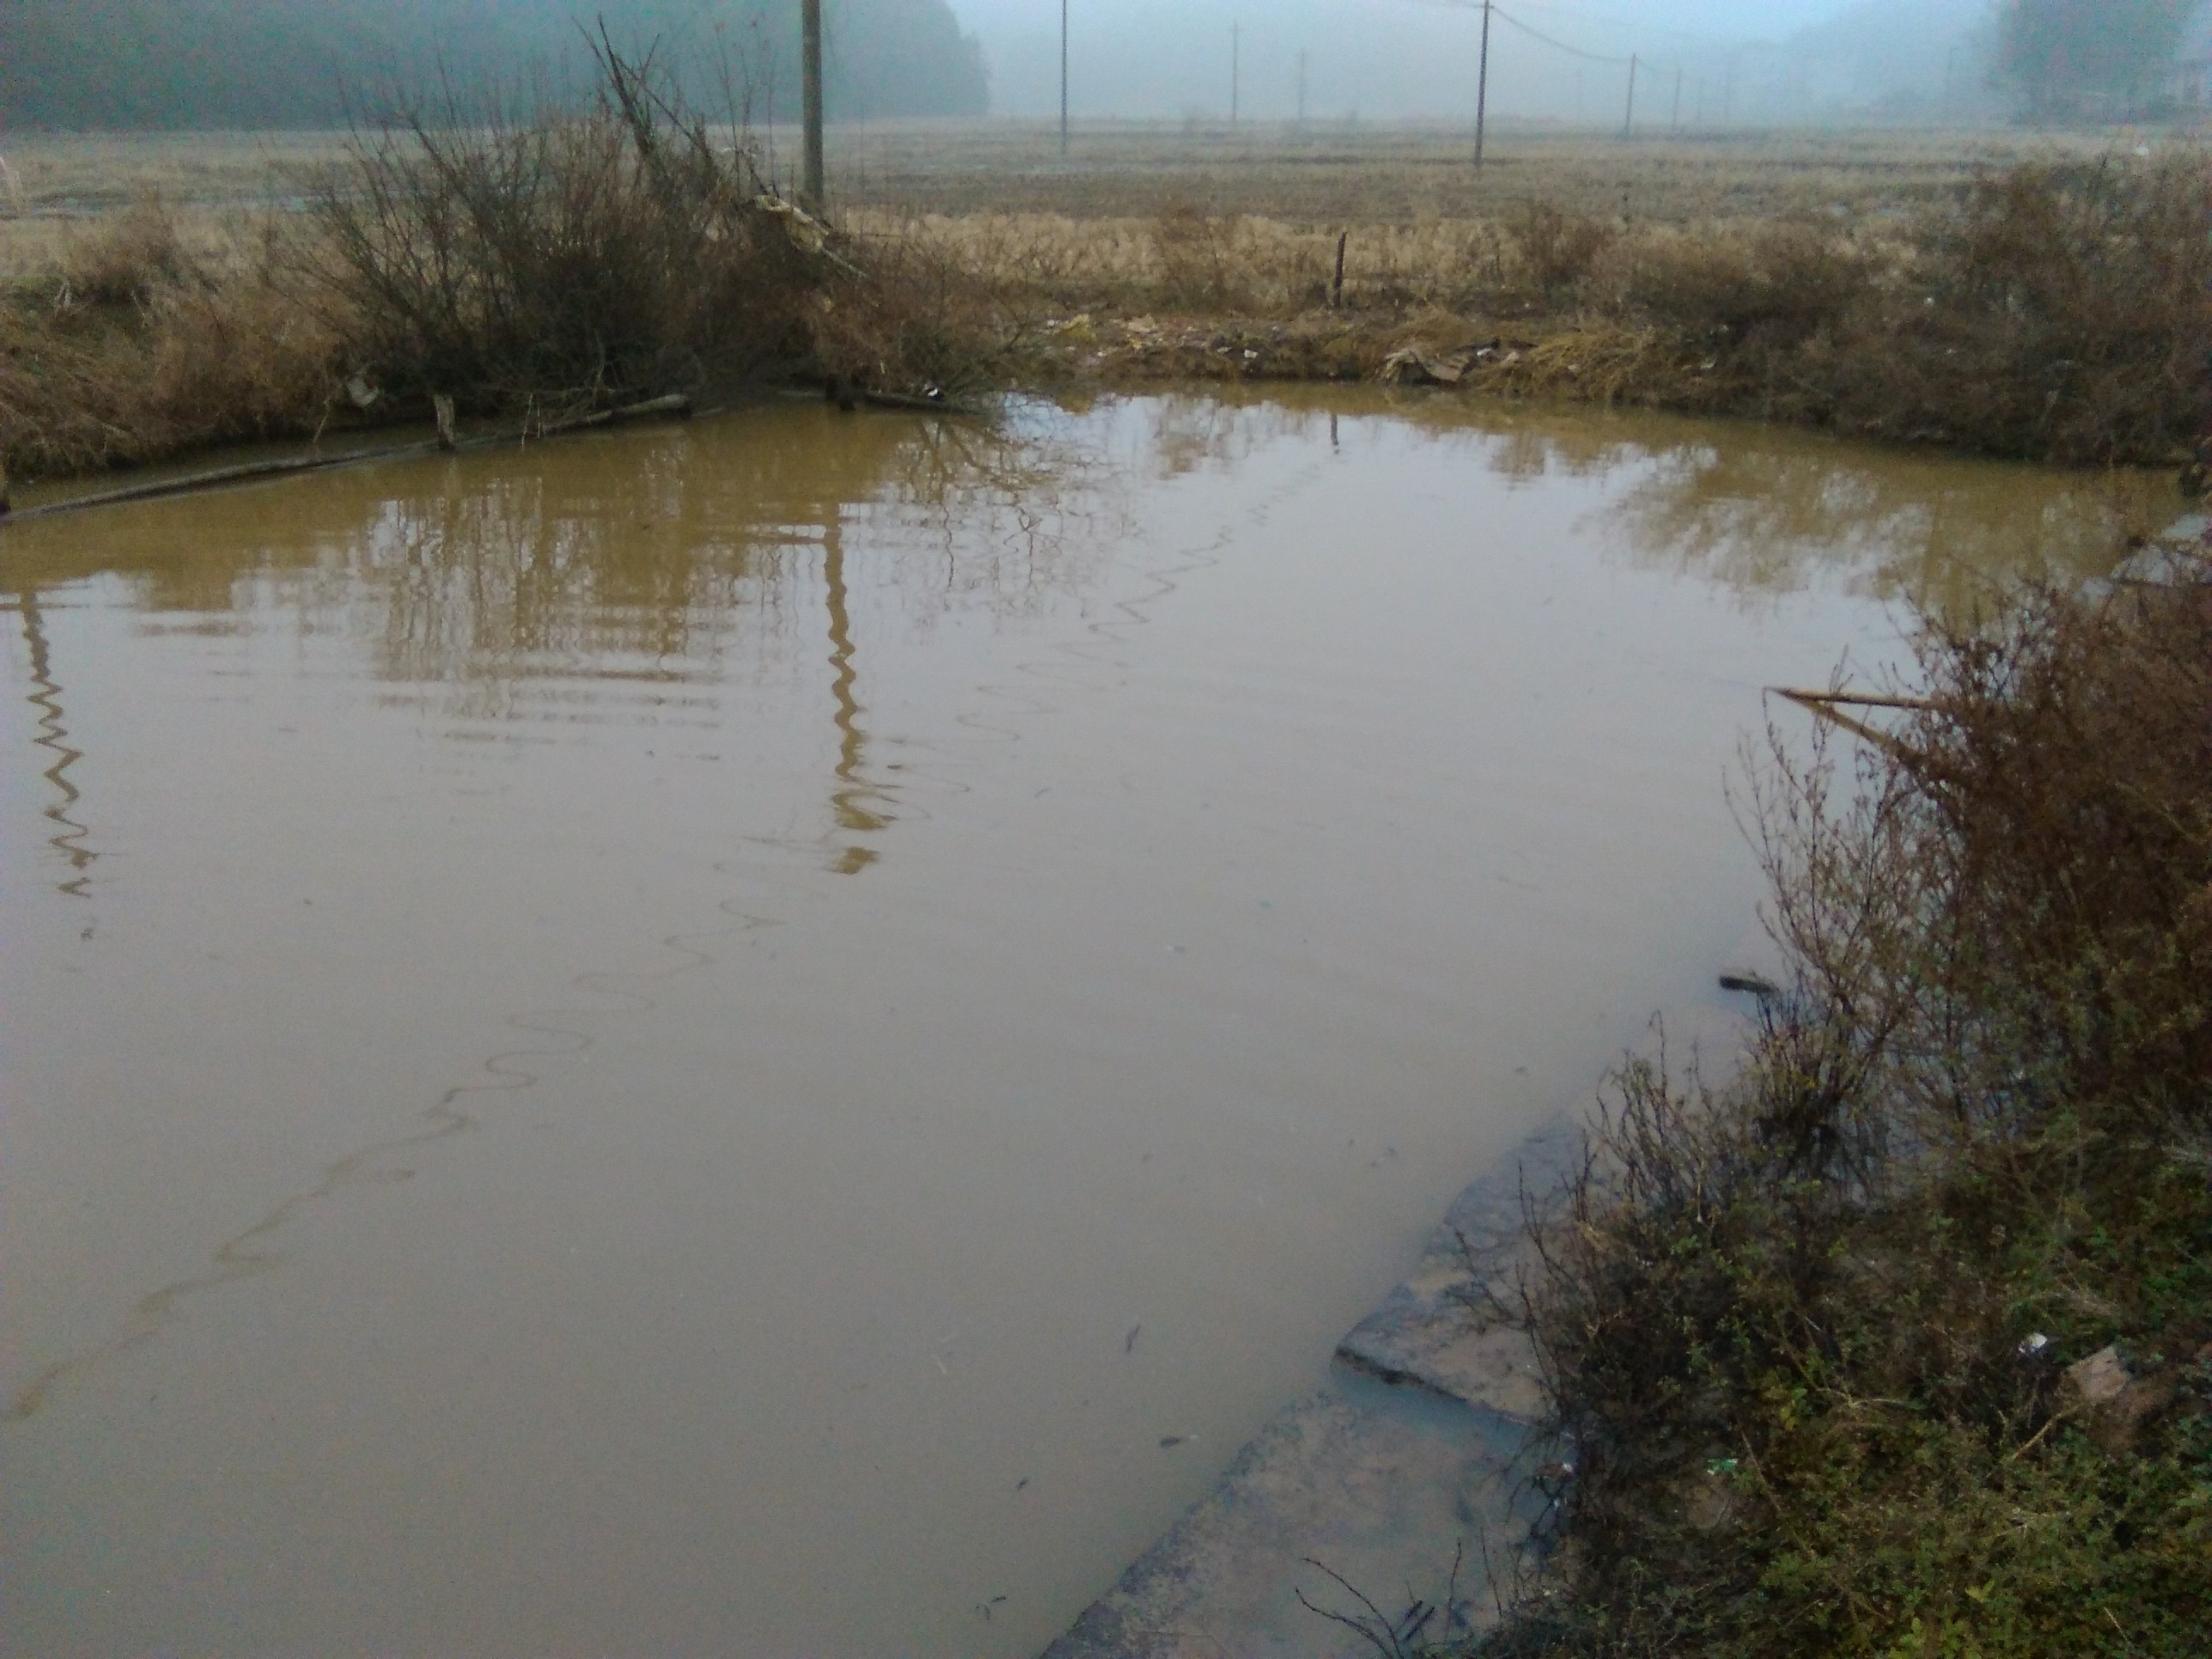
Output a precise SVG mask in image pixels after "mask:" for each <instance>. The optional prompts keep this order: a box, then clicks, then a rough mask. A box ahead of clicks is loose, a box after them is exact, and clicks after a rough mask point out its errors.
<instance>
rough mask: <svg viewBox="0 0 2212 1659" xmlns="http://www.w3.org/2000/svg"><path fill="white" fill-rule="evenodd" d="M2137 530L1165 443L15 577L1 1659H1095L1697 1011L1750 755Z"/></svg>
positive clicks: (1955, 470) (1384, 411)
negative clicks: (1486, 1187) (1283, 1429)
mask: <svg viewBox="0 0 2212 1659" xmlns="http://www.w3.org/2000/svg"><path fill="white" fill-rule="evenodd" d="M2138 488H2139V487H2138V486H2137V485H2136V484H2134V483H2130V482H2129V481H2125V480H2122V481H2118V483H2115V482H2113V481H2109V480H2107V481H2094V482H2085V481H2081V480H2074V479H2068V478H2064V477H2054V476H2050V475H2045V474H2041V473H2037V472H2034V471H2026V470H2021V469H2016V468H2007V467H1999V466H1991V465H1974V464H1968V463H1961V462H1955V461H1942V460H1931V459H1924V458H1923V459H1912V458H1905V457H1900V456H1896V455H1888V454H1882V453H1874V452H1869V451H1866V450H1863V449H1854V448H1850V447H1840V446H1837V445H1832V444H1827V443H1823V442H1820V441H1814V440H1809V439H1805V438H1798V437H1789V436H1777V435H1771V434H1764V433H1761V432H1759V431H1758V430H1756V429H1753V428H1734V427H1721V426H1700V425H1695V424H1687V423H1682V422H1665V421H1659V420H1644V419H1629V418H1613V417H1607V416H1592V415H1589V414H1587V413H1583V414H1566V415H1561V414H1549V413H1545V412H1541V411H1530V410H1518V411H1513V410H1506V411H1500V410H1489V411H1482V410H1469V409H1467V408H1465V407H1463V406H1461V405H1457V404H1444V403H1425V402H1422V401H1419V400H1403V401H1397V402H1393V401H1391V400H1389V399H1386V398H1383V397H1381V396H1378V395H1365V394H1330V395H1328V396H1325V397H1323V396H1315V397H1304V398H1288V399H1273V400H1260V401H1249V402H1236V401H1223V400H1218V399H1214V398H1195V397H1189V398H1180V397H1178V398H1148V399H1136V400H1130V401H1117V402H1109V403H1105V404H1099V405H1097V406H1096V407H1093V408H1090V409H1087V410H1073V411H1070V410H1058V409H1054V408H1049V407H1044V406H1037V407H1031V408H1025V409H1023V410H1018V411H1017V413H1016V416H1015V417H1014V419H1013V420H1012V422H1011V423H1010V424H1009V426H1008V428H1006V430H1005V431H1004V432H1001V433H997V434H994V433H990V432H987V431H984V430H981V429H978V428H969V427H964V426H958V425H945V424H938V423H935V422H930V421H927V420H915V419H912V418H908V417H905V416H891V415H863V416H857V417H841V416H836V415H835V414H834V413H829V412H826V411H823V410H817V409H815V408H812V407H775V408H766V409H762V410H753V411H750V412H745V413H741V414H738V415H734V416H727V417H724V418H720V419H717V420H714V421H702V422H696V423H695V424H692V425H690V426H686V427H669V428H656V429H651V430H641V431H635V432H629V433H624V434H618V435H603V436H599V437H593V438H590V439H585V440H579V441H571V442H567V443H562V444H557V445H549V446H544V447H535V448H532V449H528V450H525V451H522V452H520V453H503V454H497V455H475V456H470V457H466V458H464V459H453V460H440V459H431V460H416V461H410V462H408V463H405V464H390V465H381V466H374V467H368V468H363V469H360V470H356V471H346V472H342V473H335V474H329V475H323V476H318V477H311V478H304V479H300V480H295V481H292V482H287V483H276V484H272V485H270V486H267V487H263V488H255V489H240V490H237V491H234V492H232V493H228V494H223V495H210V496H205V497H201V498H194V499H185V500H180V501H170V502H166V503H149V504H145V505H141V506H134V507H119V508H116V509H112V510H109V511H105V512H101V513H88V514H85V515H82V516H81V517H77V518H74V519H68V518H64V519H57V520H46V521H41V522H37V523H26V524H22V525H20V526H15V527H13V528H11V529H9V530H6V531H4V532H0V592H4V593H5V595H6V598H7V601H8V603H9V605H10V606H11V607H12V611H11V614H10V616H9V618H8V621H9V623H10V625H11V638H10V641H9V647H8V656H7V671H8V675H9V682H8V686H9V689H8V693H7V707H8V708H9V709H10V710H11V711H12V713H10V714H9V716H8V718H7V720H6V722H5V724H4V727H0V742H4V753H0V814H4V817H0V822H4V823H5V826H6V833H5V838H4V841H0V928H4V934H0V942H3V943H4V955H3V956H0V1010H4V1020H5V1026H4V1037H5V1044H6V1047H5V1058H4V1065H5V1081H4V1086H5V1096H4V1114H5V1115H4V1140H0V1182H4V1186H0V1205H4V1208H0V1247H4V1258H0V1259H4V1264H5V1291H4V1294H5V1303H4V1345H0V1400H4V1401H5V1402H6V1410H7V1417H6V1419H5V1421H4V1422H0V1548H4V1560H0V1573H4V1586H5V1587H4V1590H0V1595H4V1598H5V1604H6V1605H5V1612H4V1616H0V1646H4V1649H5V1651H7V1652H8V1653H10V1654H23V1655H40V1656H61V1655H72V1654H100V1655H114V1654H134V1653H143V1654H155V1653H161V1654H178V1655H187V1654H194V1655H196V1654H208V1655H215V1654H222V1655H233V1656H234V1655H248V1654H286V1655H300V1654H310V1653H315V1654H324V1653H327V1654H356V1653H371V1652H375V1653H422V1654H430V1653H453V1654H459V1653H467V1654H471V1655H506V1654H514V1655H523V1654H529V1655H585V1654H611V1653H621V1654H722V1655H727V1654H743V1655H820V1656H878V1655H880V1656H900V1655H912V1656H917V1659H920V1656H956V1655H957V1656H975V1655H1020V1654H1024V1653H1030V1652H1034V1651H1035V1650H1036V1649H1038V1648H1039V1647H1041V1646H1042V1645H1043V1644H1044V1643H1045V1642H1047V1641H1048V1639H1049V1638H1051V1637H1052V1636H1053V1635H1054V1633H1055V1632H1058V1631H1059V1630H1060V1629H1061V1628H1062V1627H1064V1626H1065V1625H1066V1623H1067V1621H1068V1620H1070V1619H1071V1618H1072V1617H1073V1615H1074V1614H1075V1613H1077V1612H1078V1611H1079V1609H1080V1608H1081V1607H1082V1606H1083V1605H1084V1604H1085V1602H1086V1601H1089V1600H1090V1599H1091V1597H1092V1596H1093V1595H1097V1593H1098V1592H1099V1591H1101V1590H1102V1589H1103V1588H1104V1587H1105V1586H1106V1585H1107V1584H1108V1583H1109V1582H1110V1581H1111V1580H1112V1578H1113V1577H1114V1576H1115V1573H1116V1572H1117V1571H1119V1569H1120V1568H1121V1565H1123V1564H1124V1562H1125V1561H1126V1560H1127V1559H1128V1558H1129V1557H1130V1556H1131V1555H1132V1554H1133V1553H1135V1552H1136V1551H1137V1550H1138V1549H1139V1548H1140V1547H1142V1546H1143V1545H1144V1544H1145V1543H1146V1541H1148V1540H1149V1539H1151V1538H1152V1536H1153V1535H1154V1534H1156V1533H1157V1532H1158V1530H1159V1529H1160V1528H1162V1527H1163V1526H1164V1525H1165V1524H1166V1523H1167V1522H1169V1521H1170V1520H1171V1519H1172V1518H1173V1517H1174V1516H1176V1514H1177V1513H1178V1512H1179V1511H1180V1510H1182V1508H1183V1507H1184V1506H1185V1505H1186V1504H1188V1503H1189V1502H1190V1501H1191V1500H1192V1499H1193V1498H1194V1497H1195V1496H1197V1495H1198V1494H1199V1493H1200V1492H1201V1491H1202V1490H1203V1489H1204V1487H1205V1486H1206V1483H1207V1482H1208V1480H1210V1479H1211V1478H1212V1475H1213V1474H1215V1473H1217V1472H1218V1469H1219V1468H1221V1467H1222V1466H1223V1464H1224V1463H1225V1462H1226V1461H1227V1460H1228V1459H1229V1458H1230V1457H1231V1455H1233V1453H1234V1452H1235V1450H1236V1449H1237V1446H1238V1445H1239V1444H1240V1443H1241V1442H1242V1441H1243V1439H1244V1438H1245V1437H1247V1436H1249V1434H1250V1433H1251V1432H1252V1431H1254V1430H1255V1428H1256V1427H1257V1426H1258V1425H1260V1424H1261V1422H1262V1421H1263V1420H1265V1419H1266V1418H1267V1416H1268V1414H1269V1413H1272V1412H1273V1410H1274V1409H1276V1408H1277V1407H1279V1406H1280V1405H1282V1404H1283V1403H1284V1402H1285V1401H1287V1400H1289V1399H1291V1398H1292V1397H1295V1396H1296V1395H1299V1394H1301V1393H1303V1392H1304V1391H1305V1390H1306V1389H1309V1388H1310V1387H1311V1386H1313V1384H1314V1383H1315V1382H1316V1379H1317V1378H1318V1377H1319V1376H1320V1375H1321V1373H1322V1368H1323V1366H1324V1364H1325V1362H1326V1358H1327V1356H1328V1352H1329V1351H1330V1348H1331V1346H1332V1345H1333V1344H1334V1341H1335V1340H1336V1338H1337V1337H1338V1336H1339V1335H1340V1334H1342V1332H1343V1331H1344V1330H1345V1329H1346V1328H1347V1327H1348V1326H1349V1325H1350V1324H1351V1323H1352V1322H1354V1321H1355V1320H1356V1319H1358V1317H1359V1316H1360V1315H1361V1314H1362V1313H1363V1312H1364V1310H1366V1309H1367V1308H1368V1307H1369V1306H1370V1305H1371V1304H1373V1303H1374V1302H1375V1301H1376V1298H1377V1297H1379V1296H1380V1295H1381V1294H1382V1293H1383V1291H1385V1290H1386V1289H1387V1288H1388V1287H1389V1285H1390V1284H1391V1283H1392V1282H1393V1280H1394V1279H1395V1276H1396V1275H1397V1274H1398V1273H1401V1272H1402V1271H1403V1270H1404V1269H1405V1267H1407V1265H1408V1263H1409V1262H1410V1261H1411V1260H1412V1257H1413V1252H1414V1250H1415V1249H1416V1248H1417V1245H1418V1243H1419V1239H1420V1238H1421V1237H1422V1236H1423V1234H1424V1233H1425V1231H1426V1230H1427V1229H1428V1227H1429V1226H1430V1225H1431V1223H1432V1222H1433V1221H1434V1219H1435V1218H1436V1217H1437V1214H1438V1213H1440V1212H1441V1211H1442V1209H1443V1206H1444V1205H1445V1204H1446V1203H1447V1202H1448V1201H1449V1198H1450V1197H1451V1195H1452V1194H1453V1193H1454V1192H1455V1190H1456V1189H1457V1188H1459V1187H1460V1186H1461V1185H1462V1183H1463V1182H1466V1181H1467V1180H1468V1178H1470V1177H1471V1176H1473V1175H1474V1174H1476V1173H1478V1172H1479V1171H1480V1170H1482V1169H1484V1168H1485V1167H1486V1165H1487V1164H1492V1163H1493V1162H1494V1161H1495V1160H1497V1159H1498V1158H1500V1157H1502V1156H1503V1155H1504V1153H1505V1152H1506V1151H1507V1149H1508V1148H1510V1146H1512V1145H1513V1143H1514V1142H1515V1141H1516V1139H1518V1138H1519V1137H1520V1136H1521V1135H1522V1133H1524V1132H1526V1131H1527V1130H1528V1128H1530V1127H1532V1126H1534V1125H1535V1124H1537V1123H1539V1122H1541V1121H1543V1120H1545V1119H1546V1118H1547V1116H1548V1115H1551V1114H1553V1113H1555V1112H1557V1111H1559V1109H1562V1108H1565V1107H1571V1106H1572V1105H1574V1104H1576V1103H1578V1102H1579V1101H1581V1100H1583V1099H1585V1098H1587V1097H1588V1096H1589V1092H1590V1091H1591V1090H1592V1088H1593V1087H1594V1085H1595V1082H1596V1080H1597V1079H1598V1078H1599V1076H1600V1074H1601V1072H1602V1070H1603V1068H1604V1067H1605V1066H1606V1065H1607V1062H1608V1061H1609V1060H1611V1059H1612V1058H1613V1056H1614V1055H1615V1054H1617V1053H1618V1051H1619V1050H1620V1048H1621V1047H1623V1046H1624V1045H1626V1044H1630V1043H1633V1042H1638V1041H1639V1040H1641V1038H1642V1037H1643V1035H1644V1028H1645V1024H1646V1021H1647V1019H1648V1018H1649V1017H1650V1015H1651V1013H1652V1012H1654V1011H1655V1010H1659V1009H1676V1010H1685V1011H1690V1012H1692V1013H1693V1014H1694V1012H1696V1011H1698V1010H1699V1009H1710V1008H1711V1006H1713V1004H1714V1000H1715V996H1716V995H1717V994H1709V993H1708V989H1707V987H1709V986H1710V985H1711V981H1712V977H1713V975H1714V973H1715V971H1716V970H1717V969H1720V968H1723V967H1725V966H1729V965H1731V964H1732V963H1735V962H1736V961H1739V960H1741V958H1742V957H1743V956H1744V954H1745V952H1746V951H1747V950H1748V949H1749V948H1750V947H1749V946H1748V945H1747V943H1746V941H1747V939H1748V938H1749V937H1751V935H1752V933H1753V905H1754V902H1755V900H1756V896H1757V878H1756V872H1755V870H1754V868H1753V861H1752V859H1751V856H1750V854H1748V853H1747V850H1746V848H1745V847H1744V844H1743V842H1742V841H1741V838H1740V836H1739V835H1738V833H1737V831H1736V829H1735V827H1734V825H1733V824H1732V823H1731V819H1730V816H1729V806H1728V805H1727V802H1726V799H1724V793H1723V781H1724V778H1725V776H1726V775H1727V773H1728V770H1729V767H1730V764H1731V763H1732V760H1733V757H1734V756H1735V751H1736V748H1737V745H1738V744H1739V741H1740V740H1741V738H1742V737H1743V735H1744V734H1746V733H1747V732H1751V731H1753V730H1754V729H1756V728H1757V727H1758V726H1759V723H1760V722H1761V720H1762V719H1763V718H1764V713H1763V706H1762V700H1761V689H1762V688H1763V687H1765V686H1768V685H1771V684H1784V683H1788V684H1804V683H1820V682H1822V681H1825V680H1826V678H1827V677H1828V675H1829V674H1830V672H1831V671H1832V669H1833V668H1834V667H1835V666H1836V665H1837V663H1838V660H1839V659H1841V658H1843V657H1844V655H1845V654H1846V653H1849V654H1850V657H1851V658H1852V659H1853V660H1854V661H1855V662H1856V663H1857V664H1858V665H1861V667H1862V668H1863V669H1866V670H1871V669H1873V668H1875V667H1876V666H1878V665H1881V664H1882V663H1885V662H1889V661H1893V660H1895V659H1897V657H1898V655H1899V647H1898V642H1897V641H1898V629H1899V623H1900V621H1901V619H1902V617H1903V616H1904V614H1905V610H1906V607H1907V606H1908V605H1909V604H1910V603H1911V601H1913V600H1915V599H1931V600H1934V601H1936V602H1940V603H1944V604H1951V605H1956V604H1964V603H1971V602H1972V601H1974V600H1975V599H1977V598H1978V596H1981V595H1984V594H1985V593H1986V592H1990V591H1993V585H1995V584H1999V583H2001V582H2002V581H2003V580H2007V579H2009V578H2011V577H2015V576H2018V575H2021V574H2045V575H2052V576H2057V577H2058V578H2061V579H2071V578H2074V577H2078V576H2081V575H2086V574H2094V573H2095V572H2097V571H2099V570H2100V569H2102V568H2106V567H2107V566H2109V564H2110V563H2111V562H2112V560H2113V558H2114V557H2115V556H2116V553H2115V548H2114V537H2115V530H2116V526H2117V525H2118V523H2119V521H2120V520H2122V519H2123V518H2124V516H2125V514H2126V513H2127V512H2128V511H2130V509H2131V504H2132V503H2133V501H2134V492H2136V491H2137V490H2138ZM2142 488H2147V486H2144V487H2142ZM1784 718H1785V719H1787V718H1788V715H1787V714H1786V712H1785V714H1784ZM1170 1441H1173V1442H1175V1443H1172V1444H1170V1443H1169V1442H1170Z"/></svg>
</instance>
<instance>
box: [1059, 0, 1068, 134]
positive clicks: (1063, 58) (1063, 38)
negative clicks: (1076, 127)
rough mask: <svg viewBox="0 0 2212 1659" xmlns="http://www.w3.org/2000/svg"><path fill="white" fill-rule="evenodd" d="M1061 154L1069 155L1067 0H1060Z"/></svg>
mask: <svg viewBox="0 0 2212 1659" xmlns="http://www.w3.org/2000/svg"><path fill="white" fill-rule="evenodd" d="M1066 155H1067V0H1060V156H1061V159H1062V160H1065V159H1066Z"/></svg>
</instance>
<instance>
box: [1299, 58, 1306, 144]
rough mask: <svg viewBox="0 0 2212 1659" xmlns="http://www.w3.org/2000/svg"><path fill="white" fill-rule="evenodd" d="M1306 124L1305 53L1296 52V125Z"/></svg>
mask: <svg viewBox="0 0 2212 1659" xmlns="http://www.w3.org/2000/svg"><path fill="white" fill-rule="evenodd" d="M1305 124H1306V55H1305V53H1304V52H1300V53H1299V54H1298V125H1300V126H1304V125H1305Z"/></svg>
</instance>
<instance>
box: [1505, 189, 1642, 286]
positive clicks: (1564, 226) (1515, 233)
mask: <svg viewBox="0 0 2212 1659" xmlns="http://www.w3.org/2000/svg"><path fill="white" fill-rule="evenodd" d="M1506 233H1507V234H1509V235H1510V237H1511V238H1512V240H1513V252H1514V255H1515V258H1516V263H1517V264H1518V266H1519V269H1520V271H1521V275H1522V278H1523V279H1524V280H1525V281H1526V282H1527V283H1529V284H1530V285H1531V286H1532V287H1533V288H1534V289H1535V290H1536V291H1537V292H1538V293H1539V294H1541V295H1547V296H1550V297H1557V296H1559V295H1563V294H1565V293H1566V292H1567V291H1568V290H1570V289H1573V288H1574V287H1575V286H1576V285H1577V284H1578V283H1581V282H1582V281H1583V278H1584V277H1586V276H1589V274H1590V272H1591V271H1592V270H1594V269H1595V267H1596V264H1597V262H1598V260H1599V258H1600V257H1601V256H1602V255H1603V254H1604V253H1605V252H1606V250H1607V249H1608V248H1610V247H1611V246H1613V243H1614V242H1615V241H1616V240H1618V239H1619V237H1620V231H1619V230H1618V229H1617V228H1615V227H1613V225H1611V224H1608V223H1607V222H1605V221H1604V220H1602V219H1599V218H1595V217H1593V216H1590V215H1589V214H1586V213H1575V212H1571V211H1569V210H1566V209H1565V208H1562V207H1559V206H1557V205H1555V204H1553V203H1550V202H1541V201H1531V202H1523V203H1521V204H1519V205H1517V206H1516V208H1515V209H1514V210H1513V211H1512V213H1511V214H1510V215H1509V216H1508V217H1507V220H1506Z"/></svg>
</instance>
